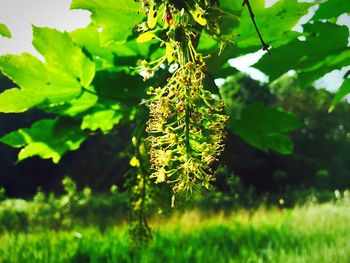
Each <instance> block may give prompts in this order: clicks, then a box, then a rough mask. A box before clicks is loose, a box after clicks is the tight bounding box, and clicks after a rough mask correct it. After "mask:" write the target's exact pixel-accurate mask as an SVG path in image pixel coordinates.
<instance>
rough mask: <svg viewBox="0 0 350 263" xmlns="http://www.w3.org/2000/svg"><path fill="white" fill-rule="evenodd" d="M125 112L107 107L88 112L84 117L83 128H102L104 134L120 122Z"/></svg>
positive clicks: (94, 129) (93, 129)
mask: <svg viewBox="0 0 350 263" xmlns="http://www.w3.org/2000/svg"><path fill="white" fill-rule="evenodd" d="M122 118H123V114H122V112H120V111H117V110H113V109H107V110H101V111H96V112H94V113H92V114H87V115H85V116H84V118H83V122H82V124H81V129H83V130H84V129H89V130H92V131H96V130H98V129H100V130H101V131H102V132H103V133H104V134H106V133H108V132H109V131H110V130H112V128H113V127H114V126H115V125H116V124H118V123H119V122H120V120H121V119H122Z"/></svg>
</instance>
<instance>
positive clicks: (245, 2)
mask: <svg viewBox="0 0 350 263" xmlns="http://www.w3.org/2000/svg"><path fill="white" fill-rule="evenodd" d="M244 5H246V6H247V8H248V11H249V15H250V18H251V20H252V22H253V24H254V27H255V30H256V32H257V33H258V36H259V39H260V41H261V44H262V49H263V50H265V51H266V52H267V53H269V55H270V56H271V52H270V50H269V48H270V46H269V45H268V44H266V43H265V41H264V39H263V37H262V36H261V33H260V31H259V28H258V26H257V24H256V22H255V15H254V12H253V9H252V6H251V5H250V3H249V0H243V4H242V6H244Z"/></svg>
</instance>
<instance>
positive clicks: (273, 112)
mask: <svg viewBox="0 0 350 263" xmlns="http://www.w3.org/2000/svg"><path fill="white" fill-rule="evenodd" d="M229 126H230V128H231V130H232V131H233V132H234V133H235V134H237V135H239V136H240V137H241V138H242V139H243V140H245V141H246V142H247V143H249V144H250V145H252V146H254V147H256V148H258V149H261V150H263V151H266V152H267V151H269V150H272V151H275V152H278V153H281V154H290V153H292V151H293V143H292V141H291V139H290V138H289V137H288V136H287V135H285V133H287V132H290V131H292V130H295V129H297V128H299V127H300V126H301V123H300V121H299V120H298V119H297V118H296V117H295V116H294V115H292V114H290V113H287V112H285V111H283V110H281V109H277V108H268V107H265V106H264V105H263V104H261V103H255V104H252V105H250V106H248V107H247V108H245V109H244V110H243V112H242V115H241V118H240V119H236V120H232V121H231V122H230V124H229Z"/></svg>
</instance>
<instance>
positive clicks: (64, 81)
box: [0, 27, 95, 112]
mask: <svg viewBox="0 0 350 263" xmlns="http://www.w3.org/2000/svg"><path fill="white" fill-rule="evenodd" d="M33 30H34V40H33V44H34V46H35V47H36V48H37V50H38V51H39V52H40V53H41V54H42V55H43V56H44V58H45V63H43V62H42V61H40V60H39V59H38V58H36V57H34V56H32V55H30V54H28V53H23V54H21V55H19V56H17V55H4V56H1V57H0V69H1V71H2V73H3V74H4V75H6V76H7V77H9V78H10V79H11V80H12V81H13V82H14V83H16V84H17V85H18V86H19V89H16V90H11V91H6V92H5V93H3V94H0V99H1V100H2V101H3V102H4V103H5V104H4V105H2V106H1V107H0V110H1V109H3V110H4V112H22V111H25V110H26V109H29V108H31V107H34V106H37V107H42V108H50V107H52V106H55V105H57V104H60V105H61V104H62V103H67V102H69V101H70V100H74V99H76V98H77V97H79V96H81V95H82V93H83V89H82V87H88V85H90V83H91V81H92V79H93V78H94V75H95V65H94V63H93V62H92V61H90V60H89V59H88V58H87V57H86V56H85V54H84V53H83V52H82V50H81V49H80V48H79V47H77V46H75V45H74V43H73V42H72V40H71V39H70V37H69V35H68V34H67V33H61V32H59V31H57V30H54V29H49V28H38V27H34V28H33ZM6 100H7V101H8V102H6ZM16 101H17V102H18V104H19V105H18V106H16V105H14V103H15V102H16ZM6 104H8V105H6Z"/></svg>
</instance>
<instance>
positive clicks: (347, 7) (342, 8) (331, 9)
mask: <svg viewBox="0 0 350 263" xmlns="http://www.w3.org/2000/svg"><path fill="white" fill-rule="evenodd" d="M349 12H350V4H349V2H348V1H346V0H327V1H325V2H324V3H322V4H320V7H319V8H318V9H317V11H316V13H315V15H314V16H313V18H312V19H313V20H320V19H329V18H337V17H338V16H340V15H341V14H344V13H349Z"/></svg>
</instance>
